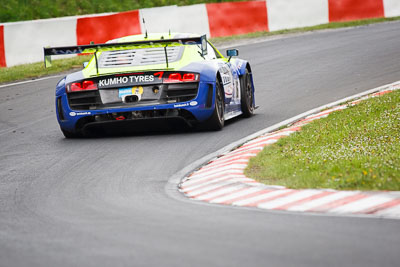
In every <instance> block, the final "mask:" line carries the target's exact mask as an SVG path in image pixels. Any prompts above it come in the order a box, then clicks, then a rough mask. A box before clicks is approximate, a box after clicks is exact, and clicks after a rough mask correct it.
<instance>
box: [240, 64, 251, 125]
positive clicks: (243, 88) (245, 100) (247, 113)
mask: <svg viewBox="0 0 400 267" xmlns="http://www.w3.org/2000/svg"><path fill="white" fill-rule="evenodd" d="M253 97H254V95H253V86H252V84H251V77H250V74H249V71H248V70H247V69H246V72H245V74H244V75H242V76H241V77H240V103H241V108H242V112H243V117H245V118H248V117H251V116H252V115H253V114H254V105H253V102H254V101H253Z"/></svg>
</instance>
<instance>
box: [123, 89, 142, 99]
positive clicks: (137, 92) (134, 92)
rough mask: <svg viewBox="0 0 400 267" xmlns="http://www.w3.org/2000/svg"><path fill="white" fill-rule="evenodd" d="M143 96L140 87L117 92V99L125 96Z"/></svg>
mask: <svg viewBox="0 0 400 267" xmlns="http://www.w3.org/2000/svg"><path fill="white" fill-rule="evenodd" d="M142 94H143V87H142V86H134V87H132V88H121V89H119V90H118V97H119V98H123V97H124V96H126V95H137V96H141V95H142Z"/></svg>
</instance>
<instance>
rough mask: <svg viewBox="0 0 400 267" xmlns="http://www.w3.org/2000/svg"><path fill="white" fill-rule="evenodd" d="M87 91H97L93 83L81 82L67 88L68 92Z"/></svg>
mask: <svg viewBox="0 0 400 267" xmlns="http://www.w3.org/2000/svg"><path fill="white" fill-rule="evenodd" d="M89 90H97V84H96V83H95V82H94V81H82V82H76V83H71V84H70V85H69V86H68V87H67V91H68V92H78V91H89Z"/></svg>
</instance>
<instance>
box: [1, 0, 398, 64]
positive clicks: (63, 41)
mask: <svg viewBox="0 0 400 267" xmlns="http://www.w3.org/2000/svg"><path fill="white" fill-rule="evenodd" d="M394 16H400V1H399V0H302V1H299V0H265V1H248V2H224V3H211V4H199V5H191V6H166V7H157V8H147V9H141V10H133V11H127V12H120V13H107V14H96V15H87V16H76V17H64V18H56V19H44V20H36V21H24V22H13V23H3V24H0V67H6V66H14V65H18V64H24V63H32V62H38V61H41V60H42V58H43V47H45V46H61V45H77V44H89V43H90V42H91V41H93V42H95V43H99V42H105V41H107V40H110V39H114V38H118V37H122V36H126V35H131V34H138V33H143V32H144V25H143V23H142V19H141V18H142V17H144V18H145V20H146V28H147V30H148V31H149V32H168V31H169V30H171V31H173V32H189V33H206V34H207V35H208V36H209V37H219V36H228V35H234V34H244V33H250V32H256V31H275V30H281V29H291V28H297V27H306V26H313V25H318V24H323V23H329V22H335V21H350V20H358V19H366V18H379V17H394Z"/></svg>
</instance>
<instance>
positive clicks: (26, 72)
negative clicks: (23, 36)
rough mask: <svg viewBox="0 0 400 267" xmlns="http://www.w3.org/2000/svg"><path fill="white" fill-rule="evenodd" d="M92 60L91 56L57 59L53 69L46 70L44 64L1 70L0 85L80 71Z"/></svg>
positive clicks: (53, 62)
mask: <svg viewBox="0 0 400 267" xmlns="http://www.w3.org/2000/svg"><path fill="white" fill-rule="evenodd" d="M90 58H91V56H77V57H73V58H66V59H57V60H53V61H52V67H50V68H45V67H44V64H43V62H37V63H31V64H23V65H18V66H13V67H8V68H0V83H5V82H11V81H17V80H25V79H31V78H39V77H42V76H47V75H51V74H56V73H61V72H63V71H67V70H71V69H79V68H82V67H83V66H82V64H83V62H85V61H89V60H90Z"/></svg>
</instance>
